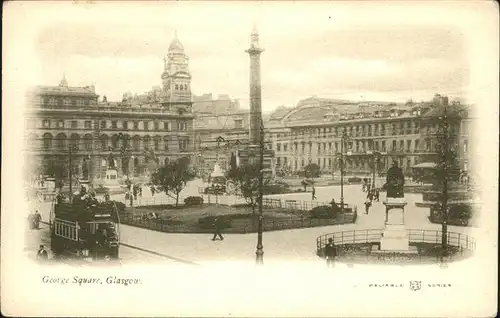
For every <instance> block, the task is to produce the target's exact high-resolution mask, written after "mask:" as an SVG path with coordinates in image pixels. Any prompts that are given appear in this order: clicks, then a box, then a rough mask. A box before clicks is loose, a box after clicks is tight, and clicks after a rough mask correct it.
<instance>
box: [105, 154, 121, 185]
mask: <svg viewBox="0 0 500 318" xmlns="http://www.w3.org/2000/svg"><path fill="white" fill-rule="evenodd" d="M104 185H105V186H106V187H108V188H115V187H120V185H119V184H118V171H117V170H116V163H115V159H114V157H113V153H111V152H110V153H109V156H108V169H107V170H106V179H105V180H104Z"/></svg>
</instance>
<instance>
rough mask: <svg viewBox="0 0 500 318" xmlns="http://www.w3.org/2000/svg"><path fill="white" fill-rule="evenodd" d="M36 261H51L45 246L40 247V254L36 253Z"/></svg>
mask: <svg viewBox="0 0 500 318" xmlns="http://www.w3.org/2000/svg"><path fill="white" fill-rule="evenodd" d="M36 259H37V260H39V261H42V262H44V261H47V260H48V259H49V254H48V253H47V251H46V250H45V247H44V246H43V245H40V249H38V252H37V253H36Z"/></svg>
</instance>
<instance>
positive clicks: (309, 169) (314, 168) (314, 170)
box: [304, 163, 320, 178]
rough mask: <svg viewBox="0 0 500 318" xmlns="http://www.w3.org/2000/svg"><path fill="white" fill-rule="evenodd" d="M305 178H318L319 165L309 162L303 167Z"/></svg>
mask: <svg viewBox="0 0 500 318" xmlns="http://www.w3.org/2000/svg"><path fill="white" fill-rule="evenodd" d="M304 173H305V177H306V178H318V177H319V175H320V167H319V166H318V165H317V164H315V163H310V164H308V165H307V166H305V167H304Z"/></svg>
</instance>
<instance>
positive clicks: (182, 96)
mask: <svg viewBox="0 0 500 318" xmlns="http://www.w3.org/2000/svg"><path fill="white" fill-rule="evenodd" d="M167 56H168V59H165V61H164V70H163V73H162V75H161V81H162V87H161V89H157V88H156V89H153V90H152V91H151V92H149V93H147V94H144V95H140V96H131V94H124V98H123V99H122V101H121V102H110V101H108V100H107V98H106V96H104V97H103V98H102V100H101V101H99V95H97V94H96V93H95V89H94V87H93V86H91V87H72V86H69V85H68V82H67V81H66V78H65V77H63V79H62V81H61V83H60V84H59V85H58V86H37V87H35V88H34V89H33V90H31V91H30V92H29V93H28V96H27V97H28V105H27V108H26V109H27V112H26V116H25V118H26V142H27V144H26V150H27V151H26V154H27V158H26V160H27V163H28V165H27V166H28V167H29V169H28V171H37V173H40V174H44V175H54V176H55V177H57V178H62V179H65V178H66V177H67V176H68V171H69V170H68V168H69V161H70V160H69V159H70V158H69V152H70V150H71V153H72V156H71V165H72V167H73V168H72V171H73V175H76V176H79V177H80V178H81V177H82V170H83V166H84V165H87V167H88V171H89V177H90V179H94V178H102V177H103V176H104V174H105V171H106V169H107V167H108V162H107V161H108V160H109V157H110V156H109V154H110V153H112V154H113V157H114V158H115V159H114V160H115V162H116V167H117V169H118V173H119V176H125V175H128V176H130V177H133V176H139V175H147V174H148V173H150V172H151V171H152V169H155V167H156V166H158V165H159V164H161V163H163V162H165V161H166V160H169V159H175V158H179V157H189V158H191V157H192V155H193V137H194V136H193V118H194V116H193V114H192V101H191V88H190V82H191V75H190V73H189V69H188V58H187V56H186V54H185V53H184V48H183V46H182V44H181V43H180V41H179V40H178V39H177V37H175V38H174V40H173V41H172V43H171V44H170V46H169V49H168V55H167ZM84 161H85V162H86V163H85V164H84Z"/></svg>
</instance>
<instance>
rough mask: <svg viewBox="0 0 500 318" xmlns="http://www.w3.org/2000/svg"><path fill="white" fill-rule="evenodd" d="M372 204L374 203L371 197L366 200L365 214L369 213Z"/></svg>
mask: <svg viewBox="0 0 500 318" xmlns="http://www.w3.org/2000/svg"><path fill="white" fill-rule="evenodd" d="M371 205H372V201H371V200H369V199H366V201H365V214H368V212H369V210H370V207H371Z"/></svg>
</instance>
